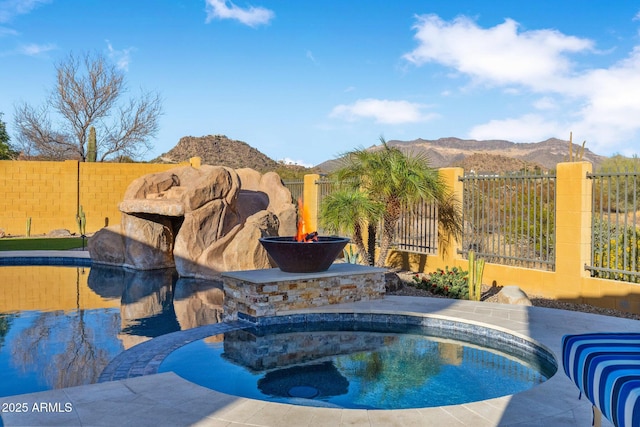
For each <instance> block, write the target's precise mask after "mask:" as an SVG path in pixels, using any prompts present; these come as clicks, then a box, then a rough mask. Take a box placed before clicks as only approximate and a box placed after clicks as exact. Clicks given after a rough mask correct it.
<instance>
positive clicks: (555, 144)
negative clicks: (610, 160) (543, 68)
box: [317, 138, 604, 173]
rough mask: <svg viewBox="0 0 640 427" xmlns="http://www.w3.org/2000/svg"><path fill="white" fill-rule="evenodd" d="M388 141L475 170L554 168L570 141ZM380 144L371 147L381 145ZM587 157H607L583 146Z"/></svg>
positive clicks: (331, 164) (435, 161)
mask: <svg viewBox="0 0 640 427" xmlns="http://www.w3.org/2000/svg"><path fill="white" fill-rule="evenodd" d="M387 143H388V144H389V145H390V146H392V147H398V148H400V149H402V150H403V151H404V150H406V151H408V152H413V153H422V154H426V156H427V157H428V158H429V160H430V163H431V166H433V167H435V168H441V167H450V166H461V167H464V168H465V170H471V169H473V170H475V171H476V172H498V173H500V172H512V171H518V170H521V169H524V168H525V167H526V168H527V169H534V168H536V167H539V168H540V169H542V170H549V169H555V167H556V164H558V163H560V162H565V161H568V159H569V141H563V140H561V139H556V138H551V139H548V140H546V141H542V142H533V143H515V142H510V141H503V140H487V141H477V140H472V139H459V138H440V139H437V140H426V139H416V140H413V141H397V140H391V141H387ZM380 148H381V146H380V145H376V146H373V147H370V148H369V150H377V149H380ZM581 151H582V147H581V146H579V145H577V144H573V148H572V153H573V156H574V157H576V155H577V153H580V152H581ZM583 159H584V160H586V161H589V162H591V163H593V165H594V169H595V168H597V166H598V165H599V164H600V163H601V162H602V160H604V157H603V156H600V155H598V154H595V153H593V152H592V151H590V150H589V149H588V148H585V150H584V157H583ZM317 167H318V169H320V170H322V171H323V172H330V171H331V170H333V169H334V168H335V167H336V161H334V160H330V161H328V162H324V163H322V164H320V165H318V166H317Z"/></svg>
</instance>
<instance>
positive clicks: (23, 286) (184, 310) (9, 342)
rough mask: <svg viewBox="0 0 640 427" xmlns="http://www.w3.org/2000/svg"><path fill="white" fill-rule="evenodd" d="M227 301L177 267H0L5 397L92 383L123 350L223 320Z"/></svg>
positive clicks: (0, 375)
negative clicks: (182, 276) (181, 276)
mask: <svg viewBox="0 0 640 427" xmlns="http://www.w3.org/2000/svg"><path fill="white" fill-rule="evenodd" d="M222 302H223V294H222V285H221V284H220V283H218V282H212V281H202V280H192V279H177V275H176V274H175V271H174V270H153V271H132V270H125V269H122V268H115V267H105V266H94V267H91V268H88V267H62V266H12V267H5V266H3V267H0V397H1V396H9V395H13V394H20V393H31V392H35V391H42V390H49V389H56V388H62V387H70V386H76V385H82V384H90V383H94V382H96V381H97V379H98V377H99V375H100V373H101V372H102V370H103V369H104V367H105V366H106V365H107V364H108V363H109V362H110V361H111V359H113V358H114V357H115V356H117V355H118V354H119V353H121V352H122V351H123V350H126V349H128V348H130V347H132V346H134V345H136V344H138V343H141V342H143V341H147V340H149V339H151V338H153V337H156V336H159V335H162V334H166V333H169V332H173V331H178V330H181V329H189V328H193V327H196V326H201V325H205V324H211V323H217V322H219V321H220V319H221V316H222Z"/></svg>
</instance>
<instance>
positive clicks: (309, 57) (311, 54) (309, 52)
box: [307, 50, 316, 62]
mask: <svg viewBox="0 0 640 427" xmlns="http://www.w3.org/2000/svg"><path fill="white" fill-rule="evenodd" d="M307 59H309V60H311V62H316V58H315V57H314V56H313V52H311V51H310V50H307Z"/></svg>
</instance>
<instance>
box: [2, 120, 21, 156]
mask: <svg viewBox="0 0 640 427" xmlns="http://www.w3.org/2000/svg"><path fill="white" fill-rule="evenodd" d="M10 140H11V138H9V134H8V133H7V127H6V124H5V122H3V121H2V113H0V160H12V159H15V158H16V157H17V156H18V152H17V151H14V150H13V148H12V147H11V144H9V141H10Z"/></svg>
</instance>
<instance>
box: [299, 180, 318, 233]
mask: <svg viewBox="0 0 640 427" xmlns="http://www.w3.org/2000/svg"><path fill="white" fill-rule="evenodd" d="M319 179H320V175H318V174H317V173H311V174H307V175H305V176H304V189H303V191H302V199H303V202H304V206H305V209H306V210H307V212H308V214H309V217H308V221H309V224H308V230H318V209H319V208H320V206H318V185H317V184H316V181H318V180H319Z"/></svg>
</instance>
